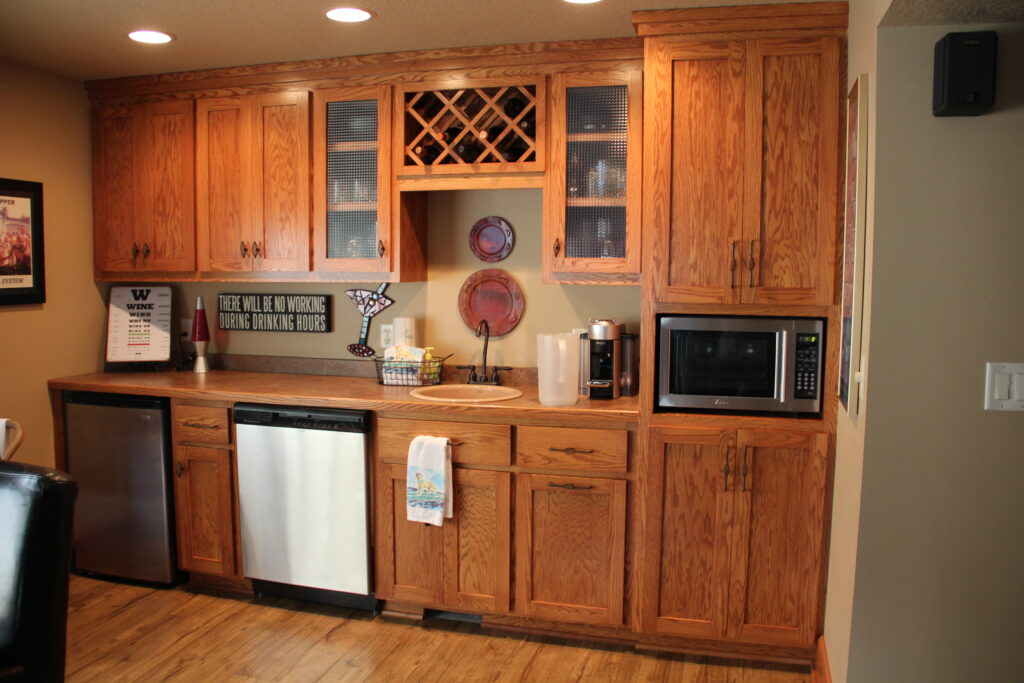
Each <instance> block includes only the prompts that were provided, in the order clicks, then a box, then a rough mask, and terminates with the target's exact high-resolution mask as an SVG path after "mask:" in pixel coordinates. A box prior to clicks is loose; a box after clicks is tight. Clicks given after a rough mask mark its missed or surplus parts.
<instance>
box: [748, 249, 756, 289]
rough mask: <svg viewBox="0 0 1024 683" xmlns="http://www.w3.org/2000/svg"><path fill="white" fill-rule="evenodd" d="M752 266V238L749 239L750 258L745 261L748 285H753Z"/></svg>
mask: <svg viewBox="0 0 1024 683" xmlns="http://www.w3.org/2000/svg"><path fill="white" fill-rule="evenodd" d="M754 266H755V263H754V240H750V260H749V261H747V272H748V273H749V277H748V278H747V284H748V285H749V286H750V287H753V286H754Z"/></svg>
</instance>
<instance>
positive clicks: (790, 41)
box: [644, 18, 845, 305]
mask: <svg viewBox="0 0 1024 683" xmlns="http://www.w3.org/2000/svg"><path fill="white" fill-rule="evenodd" d="M844 22H845V18H844ZM709 30H710V29H709ZM739 36H742V34H739ZM839 57H840V39H839V38H837V37H832V36H819V37H794V38H788V37H787V38H762V39H749V40H742V39H739V38H737V39H733V40H724V39H723V40H711V41H708V40H699V39H695V38H693V37H690V36H654V37H650V38H647V39H646V52H645V62H644V68H645V106H644V135H645V140H646V141H647V143H646V146H645V162H644V163H645V178H644V183H645V189H644V193H645V218H644V222H645V225H646V226H647V227H648V228H649V230H650V234H649V239H650V247H649V248H648V249H646V250H645V253H646V254H647V255H648V258H647V263H648V264H649V267H650V277H651V284H652V287H651V290H652V291H651V294H652V296H653V298H654V300H655V301H659V302H677V303H705V304H738V303H742V304H796V305H804V304H814V305H829V304H831V303H832V298H833V294H832V288H833V287H832V285H833V277H834V276H833V272H834V262H835V244H836V242H835V240H836V234H837V231H838V202H837V196H838V195H837V193H838V184H839V183H838V157H839V115H840V114H839V101H840V91H839V84H840V82H841V78H840V75H839ZM669 140H670V141H671V144H670V145H668V144H666V141H669Z"/></svg>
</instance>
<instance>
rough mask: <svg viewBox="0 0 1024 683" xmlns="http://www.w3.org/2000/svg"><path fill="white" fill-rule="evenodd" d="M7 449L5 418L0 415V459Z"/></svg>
mask: <svg viewBox="0 0 1024 683" xmlns="http://www.w3.org/2000/svg"><path fill="white" fill-rule="evenodd" d="M6 450H7V418H6V417H0V460H3V459H4V451H6Z"/></svg>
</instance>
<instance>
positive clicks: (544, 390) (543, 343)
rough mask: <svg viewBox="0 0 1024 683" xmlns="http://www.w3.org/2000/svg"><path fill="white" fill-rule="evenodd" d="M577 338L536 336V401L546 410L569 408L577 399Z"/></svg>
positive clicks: (578, 363) (568, 336) (563, 335)
mask: <svg viewBox="0 0 1024 683" xmlns="http://www.w3.org/2000/svg"><path fill="white" fill-rule="evenodd" d="M579 383H580V337H579V335H578V334H573V333H572V332H563V333H560V334H538V335H537V397H538V398H539V399H540V402H541V403H542V404H544V405H546V406H571V405H573V404H574V403H576V400H577V399H578V398H579V389H580V387H579Z"/></svg>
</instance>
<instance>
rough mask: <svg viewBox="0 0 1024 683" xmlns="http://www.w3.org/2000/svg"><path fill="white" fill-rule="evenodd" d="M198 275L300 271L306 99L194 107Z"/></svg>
mask: <svg viewBox="0 0 1024 683" xmlns="http://www.w3.org/2000/svg"><path fill="white" fill-rule="evenodd" d="M196 215H197V226H196V231H197V232H196V243H197V247H198V249H197V251H198V270H200V271H212V272H229V273H230V272H233V273H238V272H245V271H298V272H303V271H308V270H309V267H310V263H309V231H310V220H309V219H310V212H309V93H308V92H307V91H290V92H275V93H257V94H248V95H237V96H233V97H212V98H200V99H199V100H197V101H196Z"/></svg>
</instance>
